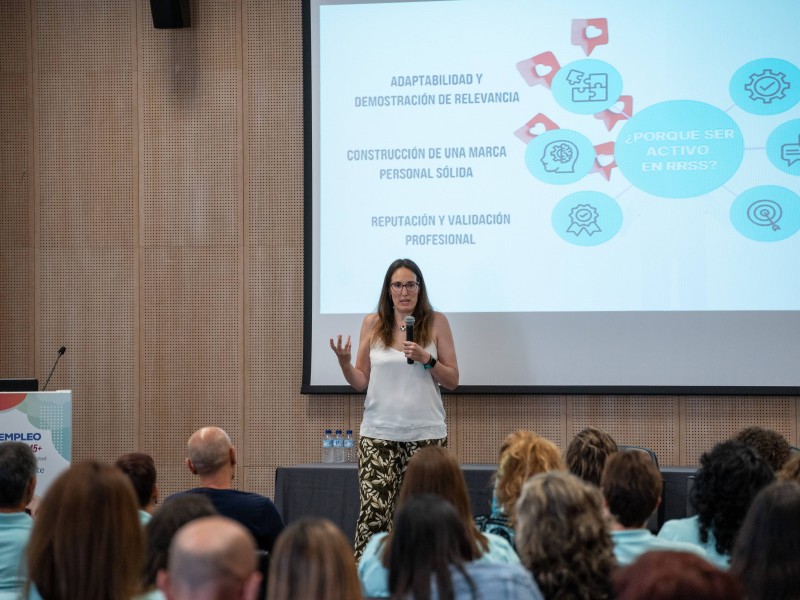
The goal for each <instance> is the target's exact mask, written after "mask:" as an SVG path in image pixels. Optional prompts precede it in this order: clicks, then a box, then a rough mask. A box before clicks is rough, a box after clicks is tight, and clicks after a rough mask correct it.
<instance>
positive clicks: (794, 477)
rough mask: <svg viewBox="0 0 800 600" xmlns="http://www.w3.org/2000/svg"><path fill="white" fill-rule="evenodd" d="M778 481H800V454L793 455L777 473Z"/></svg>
mask: <svg viewBox="0 0 800 600" xmlns="http://www.w3.org/2000/svg"><path fill="white" fill-rule="evenodd" d="M775 476H776V479H777V480H778V481H795V482H797V483H800V454H797V455H795V456H792V457H791V458H790V459H789V460H787V461H786V463H785V464H784V465H783V468H782V469H781V470H780V471H778V472H777V473H776V474H775Z"/></svg>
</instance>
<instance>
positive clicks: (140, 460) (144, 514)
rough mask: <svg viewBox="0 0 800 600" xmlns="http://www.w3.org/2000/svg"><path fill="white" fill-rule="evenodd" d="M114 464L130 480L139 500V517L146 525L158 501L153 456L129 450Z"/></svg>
mask: <svg viewBox="0 0 800 600" xmlns="http://www.w3.org/2000/svg"><path fill="white" fill-rule="evenodd" d="M115 465H116V466H117V467H118V468H119V469H120V470H121V471H122V472H123V473H125V475H127V476H128V479H130V480H131V483H132V484H133V491H135V492H136V499H137V500H138V501H139V519H140V520H141V522H142V525H147V522H148V521H149V520H150V518H151V517H152V515H153V509H155V506H156V502H158V487H157V486H156V464H155V462H153V457H152V456H150V455H149V454H145V453H144V452H131V453H130V454H123V455H122V456H120V457H119V458H118V459H117V462H116V463H115Z"/></svg>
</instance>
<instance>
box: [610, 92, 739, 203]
mask: <svg viewBox="0 0 800 600" xmlns="http://www.w3.org/2000/svg"><path fill="white" fill-rule="evenodd" d="M614 155H615V158H616V161H617V166H618V167H619V170H620V171H621V172H622V174H623V175H625V177H626V178H627V179H628V181H630V182H631V183H632V184H633V185H635V186H636V187H637V188H639V189H640V190H643V191H645V192H647V193H649V194H653V195H654V196H660V197H662V198H692V197H694V196H700V195H702V194H706V193H708V192H710V191H712V190H715V189H717V188H718V187H720V186H721V185H722V184H724V183H725V182H726V181H728V179H730V178H731V176H732V175H733V174H734V173H735V172H736V170H737V169H738V168H739V166H740V165H741V164H742V157H743V156H744V139H743V138H742V132H741V130H740V129H739V126H738V125H737V124H736V122H735V121H734V120H733V119H731V118H730V117H729V116H728V115H727V114H726V113H725V112H723V111H721V110H720V109H718V108H717V107H715V106H711V105H710V104H706V103H705V102H697V101H695V100H671V101H668V102H660V103H659V104H654V105H652V106H648V107H647V108H645V109H644V110H643V111H641V112H639V113H637V114H635V115H633V116H632V117H631V118H630V119H629V120H628V121H627V122H626V123H625V125H624V126H623V128H622V130H621V131H620V133H619V138H617V142H616V144H615V146H614Z"/></svg>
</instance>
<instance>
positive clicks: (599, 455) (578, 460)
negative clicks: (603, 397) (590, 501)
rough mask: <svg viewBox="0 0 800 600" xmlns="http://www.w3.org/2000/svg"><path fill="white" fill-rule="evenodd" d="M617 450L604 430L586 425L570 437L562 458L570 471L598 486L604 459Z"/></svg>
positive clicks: (615, 444)
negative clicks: (570, 439)
mask: <svg viewBox="0 0 800 600" xmlns="http://www.w3.org/2000/svg"><path fill="white" fill-rule="evenodd" d="M618 451H619V448H618V447H617V442H615V441H614V438H612V437H611V436H610V435H608V434H607V433H606V432H605V431H603V430H602V429H597V428H596V427H587V428H586V429H583V430H581V431H579V432H578V433H577V435H576V436H575V437H574V438H572V441H571V442H570V443H569V446H567V451H566V452H565V453H564V460H565V461H566V463H567V468H568V469H569V472H570V473H572V474H573V475H577V476H578V477H580V478H581V479H583V480H584V481H588V482H589V483H593V484H594V485H596V486H598V487H599V486H600V476H601V475H602V474H603V468H604V467H605V466H606V460H608V457H609V456H611V455H612V454H616V453H617V452H618Z"/></svg>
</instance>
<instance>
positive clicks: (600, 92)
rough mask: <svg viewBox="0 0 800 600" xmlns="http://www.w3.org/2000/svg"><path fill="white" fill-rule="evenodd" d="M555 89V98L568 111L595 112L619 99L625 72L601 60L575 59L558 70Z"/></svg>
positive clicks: (602, 109) (591, 113)
mask: <svg viewBox="0 0 800 600" xmlns="http://www.w3.org/2000/svg"><path fill="white" fill-rule="evenodd" d="M552 90H553V96H554V97H555V99H556V102H558V103H559V104H560V105H561V106H562V107H564V108H566V109H567V110H568V111H570V112H573V113H577V114H579V115H593V114H594V113H598V112H602V111H604V110H605V109H607V108H608V107H609V106H613V105H614V104H615V103H616V101H617V100H619V96H620V94H621V93H622V76H621V75H620V74H619V71H617V70H616V69H615V68H614V67H612V66H611V65H610V64H608V63H607V62H603V61H602V60H591V59H583V60H576V61H575V62H571V63H569V64H568V65H567V66H565V67H561V68H560V69H559V70H558V72H557V73H556V74H555V76H554V77H553V83H552Z"/></svg>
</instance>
